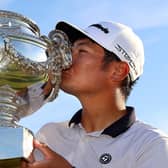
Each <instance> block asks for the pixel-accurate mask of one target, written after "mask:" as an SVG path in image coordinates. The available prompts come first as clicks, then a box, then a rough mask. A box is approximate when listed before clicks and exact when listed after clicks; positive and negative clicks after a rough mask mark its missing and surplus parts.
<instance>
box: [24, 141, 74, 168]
mask: <svg viewBox="0 0 168 168" xmlns="http://www.w3.org/2000/svg"><path fill="white" fill-rule="evenodd" d="M34 148H36V149H38V150H40V151H41V152H42V153H43V155H44V160H41V161H34V162H32V163H26V162H23V163H22V168H72V166H71V165H70V163H69V162H68V161H67V160H65V159H64V158H63V157H62V156H60V155H58V154H57V153H55V152H54V151H52V150H51V149H50V148H49V147H48V146H47V145H45V144H43V143H40V142H38V141H36V140H35V141H34Z"/></svg>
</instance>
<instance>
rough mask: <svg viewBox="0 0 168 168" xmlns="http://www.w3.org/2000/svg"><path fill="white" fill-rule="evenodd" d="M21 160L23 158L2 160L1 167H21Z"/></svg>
mask: <svg viewBox="0 0 168 168" xmlns="http://www.w3.org/2000/svg"><path fill="white" fill-rule="evenodd" d="M21 161H22V159H21V158H14V159H5V160H0V167H1V168H20V167H21Z"/></svg>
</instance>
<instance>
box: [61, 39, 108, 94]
mask: <svg viewBox="0 0 168 168" xmlns="http://www.w3.org/2000/svg"><path fill="white" fill-rule="evenodd" d="M103 58H104V49H103V48H102V47H100V46H99V45H98V44H96V43H94V42H92V41H91V40H89V39H80V40H77V41H75V42H74V44H73V47H72V66H71V68H70V69H68V70H64V71H63V74H62V83H61V88H62V89H63V90H64V91H65V92H68V93H70V94H73V95H76V96H79V95H80V94H92V93H98V92H100V91H101V90H104V89H106V85H107V71H106V70H103V68H102V66H103Z"/></svg>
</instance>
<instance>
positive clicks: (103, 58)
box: [27, 22, 168, 168]
mask: <svg viewBox="0 0 168 168" xmlns="http://www.w3.org/2000/svg"><path fill="white" fill-rule="evenodd" d="M56 29H60V30H62V31H64V32H65V33H66V34H67V35H68V37H69V39H70V41H71V43H72V56H73V63H72V67H71V68H69V69H67V70H65V71H64V72H63V74H62V83H61V89H62V90H64V91H65V92H67V93H69V94H72V95H75V96H76V97H77V98H78V99H79V101H80V102H81V105H82V109H81V110H79V111H78V112H77V113H76V114H75V115H74V116H73V117H72V119H71V120H70V121H69V122H64V123H49V124H46V125H45V126H44V127H42V128H41V129H40V131H39V132H38V134H37V139H38V140H39V141H40V142H43V143H44V144H43V143H39V142H37V141H35V143H34V146H35V148H37V149H38V151H36V152H35V156H36V160H38V161H34V162H32V163H30V164H28V165H27V166H28V167H29V168H48V167H50V168H72V167H76V168H112V167H113V168H158V167H159V168H167V166H168V136H167V135H165V134H164V133H161V132H160V131H159V130H157V129H155V128H153V127H151V126H149V125H146V124H144V123H142V122H140V121H137V120H136V118H135V110H134V108H133V107H128V106H126V100H127V97H128V96H129V94H130V92H131V89H132V87H133V85H134V83H135V82H136V80H137V79H138V78H139V77H140V75H141V74H142V72H143V64H144V50H143V44H142V42H141V40H140V39H139V37H138V36H137V35H136V34H135V33H134V32H133V31H132V30H131V29H130V28H129V27H127V26H125V25H122V24H119V23H113V22H100V23H97V24H93V25H90V26H89V27H88V28H87V29H86V30H80V29H79V28H77V27H75V26H73V25H71V24H68V23H65V22H59V23H58V24H57V25H56ZM39 151H40V152H39Z"/></svg>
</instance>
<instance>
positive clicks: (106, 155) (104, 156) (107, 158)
mask: <svg viewBox="0 0 168 168" xmlns="http://www.w3.org/2000/svg"><path fill="white" fill-rule="evenodd" d="M111 159H112V156H111V155H110V154H109V153H104V154H102V155H101V156H100V159H99V161H100V163H101V164H108V163H109V162H110V161H111Z"/></svg>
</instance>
